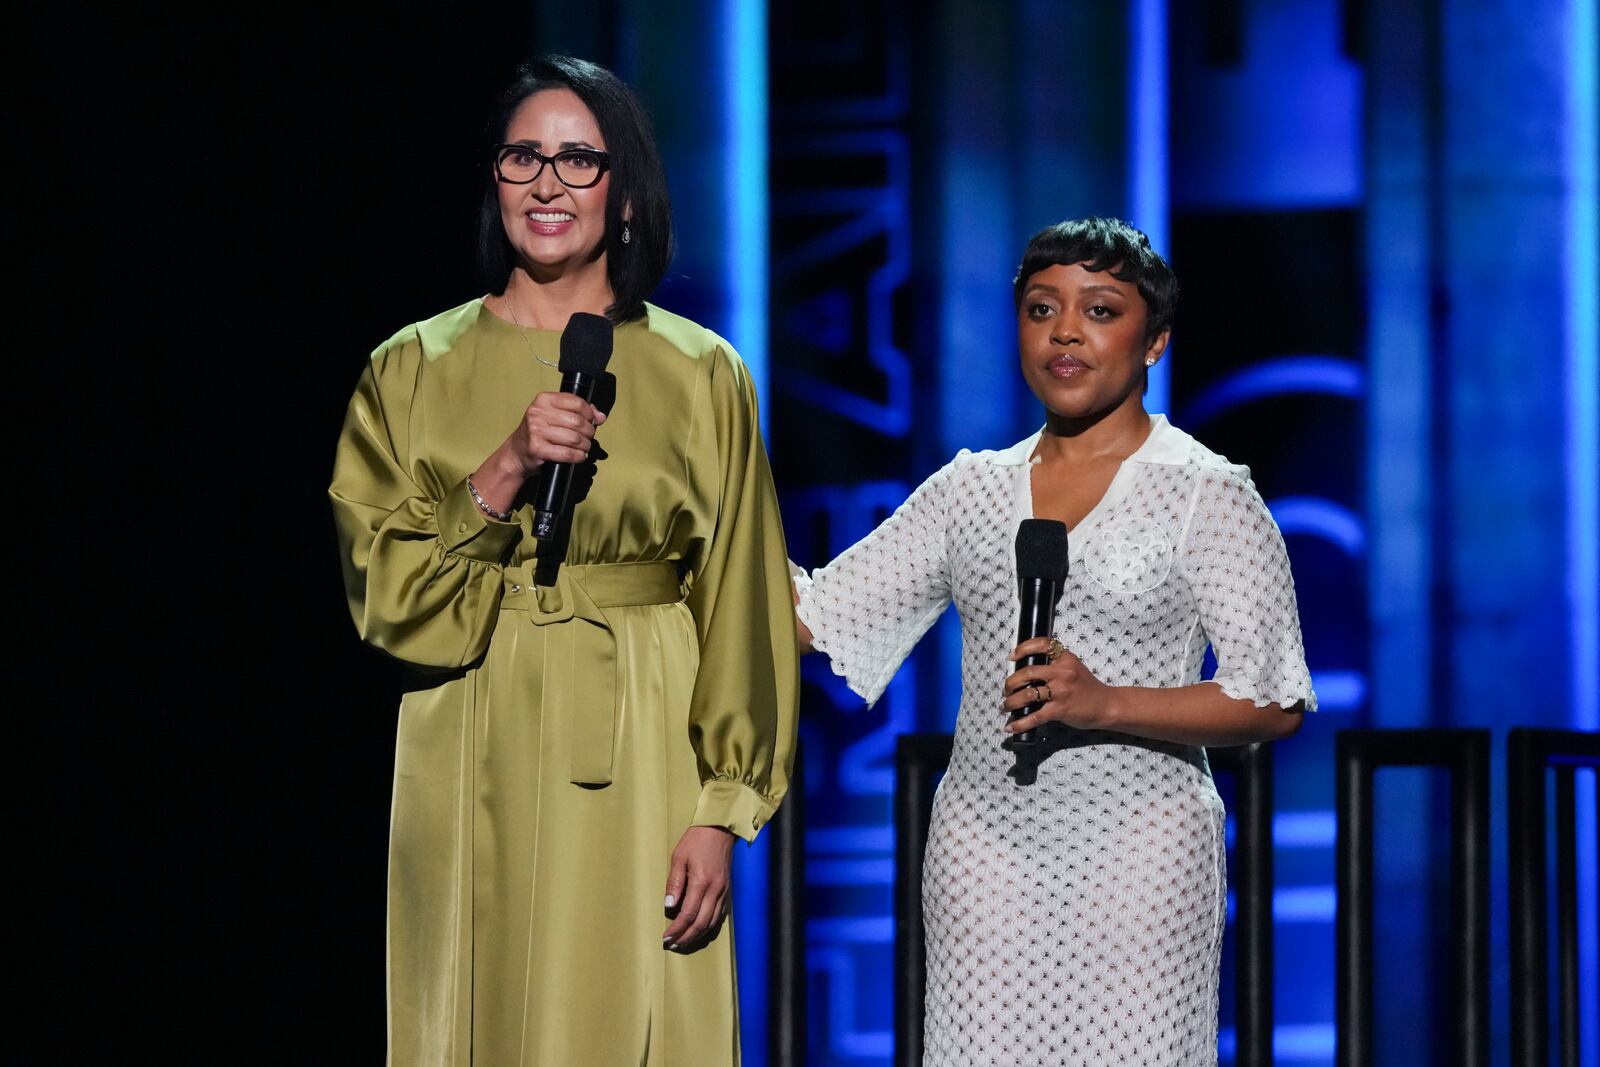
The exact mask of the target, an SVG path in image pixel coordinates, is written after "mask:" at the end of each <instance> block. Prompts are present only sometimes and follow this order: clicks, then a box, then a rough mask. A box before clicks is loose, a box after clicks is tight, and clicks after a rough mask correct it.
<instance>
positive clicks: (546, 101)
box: [496, 89, 611, 278]
mask: <svg viewBox="0 0 1600 1067" xmlns="http://www.w3.org/2000/svg"><path fill="white" fill-rule="evenodd" d="M504 140H505V143H507V144H523V145H527V146H528V147H530V148H534V149H537V150H538V151H539V152H540V153H541V154H542V155H545V156H553V155H555V154H556V153H557V152H562V151H566V150H567V149H570V148H593V149H598V150H600V151H602V152H603V151H605V148H606V144H605V140H604V138H602V137H601V135H600V124H599V123H598V122H597V121H595V117H594V114H593V113H592V112H591V111H590V110H589V109H588V107H587V106H585V105H584V102H583V101H582V100H581V99H580V98H579V97H578V94H577V93H574V92H573V91H572V90H571V89H545V90H542V91H540V92H537V93H534V94H533V95H532V96H530V97H528V98H527V99H526V100H524V101H523V102H522V103H521V104H520V105H519V106H518V107H517V110H516V111H515V112H513V113H512V116H511V121H510V122H509V123H507V124H506V129H505V135H504ZM610 188H611V175H610V174H609V173H608V174H606V175H605V176H603V177H602V178H601V179H600V181H599V182H598V183H597V184H595V185H593V186H591V187H589V188H587V189H569V188H568V187H567V186H565V185H562V184H561V182H560V180H559V179H557V178H556V172H555V167H553V166H546V167H545V168H544V172H543V173H542V174H540V175H539V177H538V178H537V179H536V180H535V181H532V182H529V183H527V184H526V185H513V184H510V183H507V182H499V183H497V184H496V189H497V191H498V194H499V197H500V221H501V223H502V225H504V226H505V231H506V238H507V239H508V240H509V241H510V242H511V247H512V248H513V249H515V250H516V254H517V258H518V260H520V261H521V262H522V264H523V265H524V266H525V267H527V268H528V269H529V270H530V271H531V272H532V273H534V274H536V275H540V276H542V277H545V278H552V277H561V276H564V275H567V274H570V273H573V272H575V271H576V270H579V269H581V268H583V267H586V266H588V265H590V264H598V265H599V268H600V272H601V276H602V277H603V276H604V273H605V234H606V194H607V193H608V192H609V190H610Z"/></svg>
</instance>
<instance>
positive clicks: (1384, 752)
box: [1335, 730, 1489, 1067]
mask: <svg viewBox="0 0 1600 1067" xmlns="http://www.w3.org/2000/svg"><path fill="white" fill-rule="evenodd" d="M1335 761H1336V767H1337V772H1336V773H1337V794H1338V797H1337V802H1336V803H1337V809H1336V810H1337V818H1338V843H1337V851H1338V909H1337V918H1336V922H1337V941H1338V947H1337V953H1336V955H1337V974H1338V977H1337V986H1336V1000H1337V1008H1336V1025H1337V1034H1338V1036H1337V1053H1336V1056H1335V1062H1336V1063H1337V1064H1338V1067H1370V1065H1371V1064H1372V1063H1374V1062H1375V1061H1374V1059H1373V1043H1372V1032H1373V1025H1372V1023H1373V1001H1372V996H1373V988H1372V987H1373V980H1372V975H1373V958H1374V957H1373V947H1372V914H1373V905H1372V885H1373V859H1372V839H1373V828H1374V824H1375V821H1376V820H1375V817H1374V811H1373V800H1372V794H1373V790H1372V779H1373V774H1374V772H1375V771H1376V770H1377V769H1378V768H1380V767H1442V768H1445V769H1447V770H1448V771H1449V772H1450V839H1451V863H1450V871H1451V874H1450V893H1451V907H1452V916H1451V918H1452V922H1451V928H1452V929H1453V930H1454V931H1455V933H1456V941H1455V975H1454V983H1453V984H1454V991H1455V1005H1454V1008H1453V1010H1452V1017H1453V1018H1454V1019H1455V1030H1456V1033H1455V1041H1456V1050H1455V1054H1454V1055H1453V1056H1452V1057H1451V1060H1450V1062H1452V1063H1455V1064H1459V1065H1460V1067H1487V1065H1488V1062H1489V732H1488V731H1487V730H1343V731H1341V732H1340V733H1339V734H1338V737H1337V739H1336V741H1335Z"/></svg>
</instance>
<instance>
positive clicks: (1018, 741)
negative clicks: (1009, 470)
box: [1005, 519, 1067, 784]
mask: <svg viewBox="0 0 1600 1067" xmlns="http://www.w3.org/2000/svg"><path fill="white" fill-rule="evenodd" d="M1066 584H1067V525H1066V523H1063V522H1057V521H1056V520H1054V519H1023V520H1022V523H1021V525H1019V526H1018V527H1017V593H1018V598H1019V599H1020V600H1021V602H1022V610H1021V612H1020V613H1019V615H1018V619H1017V643H1018V644H1021V643H1022V642H1024V641H1028V640H1031V639H1032V638H1035V637H1054V636H1055V617H1056V605H1058V604H1059V603H1060V602H1061V593H1062V590H1063V589H1064V588H1065V587H1066ZM1048 662H1050V659H1049V656H1048V655H1047V654H1045V653H1043V652H1038V653H1035V654H1034V655H1031V656H1024V657H1023V658H1022V660H1021V661H1020V662H1019V663H1018V664H1017V669H1018V670H1021V669H1022V668H1024V667H1039V666H1043V665H1044V664H1046V663H1048ZM1040 707H1041V705H1040V704H1029V705H1028V706H1027V707H1025V708H1020V709H1018V710H1016V711H1013V712H1012V713H1011V717H1010V721H1011V722H1016V721H1017V720H1018V719H1020V718H1022V717H1023V716H1024V715H1031V714H1032V713H1033V712H1035V711H1038V710H1039V708H1040ZM1039 743H1040V742H1039V731H1038V730H1037V729H1033V730H1024V731H1022V733H1020V734H1016V735H1014V736H1012V737H1010V738H1007V739H1006V742H1005V747H1006V748H1007V749H1008V750H1010V751H1012V752H1016V753H1017V762H1018V766H1019V768H1020V767H1021V766H1022V765H1023V764H1024V763H1026V762H1028V760H1027V756H1028V755H1029V754H1030V750H1031V749H1032V748H1033V747H1034V746H1036V745H1038V744H1039ZM1035 765H1036V764H1035ZM1017 781H1018V783H1019V784H1027V783H1028V782H1031V781H1033V777H1032V773H1031V766H1030V768H1029V772H1028V776H1027V778H1026V780H1024V778H1023V777H1022V776H1021V775H1019V776H1018V778H1017Z"/></svg>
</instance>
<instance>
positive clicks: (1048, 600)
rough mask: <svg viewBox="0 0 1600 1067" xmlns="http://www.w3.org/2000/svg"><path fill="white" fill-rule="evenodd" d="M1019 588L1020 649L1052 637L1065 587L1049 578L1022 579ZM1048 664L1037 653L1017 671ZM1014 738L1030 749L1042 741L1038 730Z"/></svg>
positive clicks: (1023, 711) (1028, 710) (1015, 715)
mask: <svg viewBox="0 0 1600 1067" xmlns="http://www.w3.org/2000/svg"><path fill="white" fill-rule="evenodd" d="M1017 584H1018V586H1019V589H1018V592H1019V594H1020V598H1021V600H1022V613H1021V615H1020V617H1019V619H1018V623H1017V644H1019V645H1020V644H1021V643H1022V642H1024V641H1028V640H1031V639H1033V638H1035V637H1053V636H1054V635H1055V618H1056V605H1057V604H1059V603H1060V602H1061V593H1062V584H1063V583H1061V582H1058V581H1053V580H1051V579H1049V578H1022V579H1019V581H1018V583H1017ZM1049 662H1050V657H1049V655H1048V654H1047V653H1044V652H1036V653H1034V654H1033V655H1031V656H1024V657H1022V659H1021V660H1019V661H1018V663H1017V669H1018V670H1021V669H1022V668H1024V667H1042V666H1044V665H1045V664H1046V663H1049ZM1043 706H1044V705H1043V703H1038V704H1029V705H1027V706H1026V707H1023V708H1019V709H1017V710H1016V711H1013V712H1012V713H1011V716H1010V721H1011V722H1016V721H1017V720H1018V719H1020V718H1022V717H1023V716H1024V715H1032V714H1033V713H1034V712H1036V711H1038V710H1039V709H1040V708H1041V707H1043ZM1015 737H1016V740H1018V741H1020V742H1021V743H1023V744H1025V745H1031V744H1033V743H1034V742H1036V741H1038V740H1039V730H1038V728H1037V727H1035V728H1033V729H1031V730H1024V731H1022V732H1021V733H1020V734H1017V735H1015Z"/></svg>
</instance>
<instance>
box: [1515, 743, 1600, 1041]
mask: <svg viewBox="0 0 1600 1067" xmlns="http://www.w3.org/2000/svg"><path fill="white" fill-rule="evenodd" d="M1506 757H1507V764H1508V765H1507V775H1506V777H1507V789H1508V793H1509V795H1508V797H1507V801H1508V803H1507V815H1508V823H1507V827H1508V838H1509V845H1510V860H1511V1058H1512V1062H1513V1063H1514V1064H1516V1067H1546V1065H1547V1064H1549V1062H1550V970H1549V968H1550V927H1549V919H1550V916H1549V902H1548V901H1549V897H1548V894H1549V891H1550V883H1549V877H1550V870H1549V866H1548V864H1549V858H1548V855H1547V849H1548V838H1549V829H1550V828H1549V825H1548V822H1549V820H1548V815H1547V812H1546V802H1547V799H1548V793H1547V791H1546V786H1547V782H1546V777H1547V775H1546V772H1547V771H1551V772H1554V776H1555V848H1556V864H1555V866H1556V886H1555V890H1556V892H1555V898H1556V945H1557V948H1556V952H1557V959H1556V970H1557V973H1558V975H1559V985H1560V992H1561V995H1560V1035H1561V1040H1560V1045H1559V1055H1560V1059H1559V1062H1560V1063H1561V1064H1562V1065H1563V1067H1577V1064H1578V1017H1579V1002H1578V996H1579V994H1578V860H1577V845H1578V838H1577V810H1578V805H1577V781H1576V779H1577V770H1578V768H1579V767H1580V766H1588V767H1594V768H1596V774H1595V778H1596V782H1597V785H1596V793H1597V798H1596V799H1597V806H1600V734H1595V733H1582V732H1579V731H1576V730H1534V729H1527V728H1522V727H1519V728H1516V729H1513V730H1512V731H1511V734H1510V736H1509V737H1508V738H1507V742H1506Z"/></svg>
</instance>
